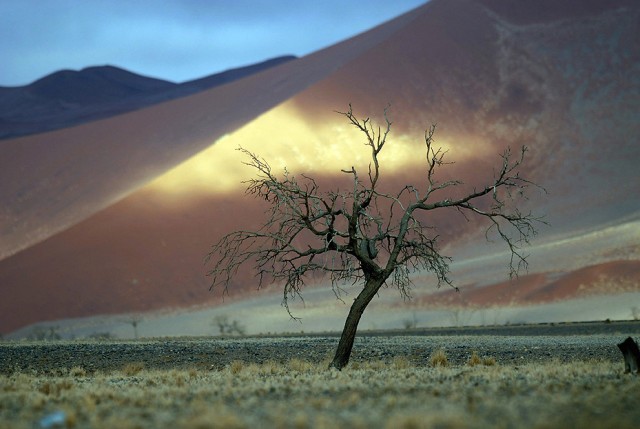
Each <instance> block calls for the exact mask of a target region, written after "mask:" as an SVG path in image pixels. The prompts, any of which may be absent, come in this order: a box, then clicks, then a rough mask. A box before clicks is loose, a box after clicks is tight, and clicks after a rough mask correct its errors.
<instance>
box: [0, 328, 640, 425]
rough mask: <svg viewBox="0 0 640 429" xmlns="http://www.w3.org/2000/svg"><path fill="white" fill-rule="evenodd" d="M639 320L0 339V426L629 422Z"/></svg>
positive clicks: (634, 417)
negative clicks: (343, 355) (622, 345)
mask: <svg viewBox="0 0 640 429" xmlns="http://www.w3.org/2000/svg"><path fill="white" fill-rule="evenodd" d="M639 334H640V322H613V323H580V324H561V325H533V326H510V327H504V326H501V327H495V328H491V327H487V328H467V329H464V328H460V329H447V330H414V331H412V330H407V331H403V332H391V333H389V332H387V333H383V332H368V333H363V334H362V335H360V336H359V337H358V338H357V340H356V343H355V346H354V351H353V355H352V360H351V362H350V364H349V366H348V367H347V368H345V369H344V370H343V371H335V370H327V369H326V368H327V364H328V361H329V359H330V357H331V353H332V351H333V348H334V347H335V345H336V342H337V337H336V336H334V335H317V336H290V337H282V336H281V337H252V338H197V339H189V338H182V339H145V340H139V341H127V342H123V341H86V340H83V341H59V342H39V343H36V342H23V341H21V342H18V341H15V342H14V341H5V342H2V343H0V428H5V427H6V428H9V427H11V428H33V427H80V428H84V427H89V428H107V427H109V428H111V427H121V428H137V427H183V428H208V427H239V428H240V427H282V428H305V427H350V428H351V427H363V428H364V427H367V428H368V427H374V428H376V427H380V428H392V427H393V428H395V427H399V428H414V427H416V428H419V427H425V428H427V427H429V428H430V427H440V428H466V427H481V428H482V427H486V428H489V427H491V428H495V427H504V428H515V427H540V428H542V427H544V428H554V427H558V428H560V427H563V428H566V427H618V428H625V427H628V428H631V427H634V428H635V427H637V422H638V421H640V408H639V407H638V406H637V392H638V391H640V376H637V375H633V374H625V373H624V365H623V360H622V355H621V354H620V352H619V351H618V349H617V346H616V345H617V343H619V342H621V341H622V340H624V339H625V338H626V337H627V336H632V337H635V338H638V335H639Z"/></svg>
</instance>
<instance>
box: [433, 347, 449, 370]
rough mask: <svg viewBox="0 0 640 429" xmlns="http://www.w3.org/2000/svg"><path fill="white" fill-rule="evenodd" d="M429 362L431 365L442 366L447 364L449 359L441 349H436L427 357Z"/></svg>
mask: <svg viewBox="0 0 640 429" xmlns="http://www.w3.org/2000/svg"><path fill="white" fill-rule="evenodd" d="M429 363H430V364H431V366H433V367H438V366H443V367H444V366H447V365H449V360H448V359H447V354H446V353H445V351H444V350H443V349H437V350H436V351H434V352H433V353H432V354H431V356H430V357H429Z"/></svg>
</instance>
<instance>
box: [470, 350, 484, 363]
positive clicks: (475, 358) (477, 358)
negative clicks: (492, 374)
mask: <svg viewBox="0 0 640 429" xmlns="http://www.w3.org/2000/svg"><path fill="white" fill-rule="evenodd" d="M481 363H482V359H480V356H478V352H476V351H475V350H474V351H473V353H471V356H470V357H469V360H468V361H467V364H468V365H469V366H476V365H480V364H481Z"/></svg>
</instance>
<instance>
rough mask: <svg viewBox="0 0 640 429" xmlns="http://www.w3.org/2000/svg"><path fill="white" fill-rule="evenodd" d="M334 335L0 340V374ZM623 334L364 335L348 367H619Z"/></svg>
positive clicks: (579, 329) (203, 357)
mask: <svg viewBox="0 0 640 429" xmlns="http://www.w3.org/2000/svg"><path fill="white" fill-rule="evenodd" d="M337 335H338V334H336V333H332V334H322V335H314V336H309V335H307V336H302V335H301V336H277V337H242V338H238V337H231V338H220V337H207V338H179V339H175V338H159V339H142V340H136V341H118V340H105V341H94V340H74V341H50V342H26V341H5V342H0V373H1V374H11V373H14V372H26V371H38V372H41V373H47V372H51V371H56V370H60V369H65V368H66V369H69V368H73V367H81V368H84V370H86V371H87V372H89V373H93V372H96V371H107V372H108V371H115V370H120V369H122V368H124V367H125V366H126V365H128V364H137V365H142V366H143V367H144V368H146V369H189V368H195V369H221V368H224V367H225V366H227V365H229V364H230V363H231V362H233V361H236V360H239V361H243V362H247V363H257V364H261V363H264V362H267V361H277V362H287V361H289V360H291V359H293V358H297V359H302V360H306V361H309V362H320V361H322V360H326V359H328V358H330V357H331V356H332V353H333V351H334V349H335V347H336V345H337V341H338V336H337ZM628 336H632V337H634V338H636V340H638V339H639V337H640V322H638V321H630V322H592V323H568V324H545V325H521V326H495V327H469V328H446V329H445V328H443V329H414V330H402V331H378V332H363V333H361V334H359V335H358V337H357V338H356V341H355V344H354V348H353V353H352V356H351V362H367V361H376V360H382V361H390V360H391V359H393V358H394V357H395V356H403V357H406V358H408V359H409V361H411V362H412V364H414V365H416V366H427V365H429V357H430V356H431V354H432V353H433V352H434V351H435V350H438V349H443V350H444V351H445V353H446V355H447V357H448V359H449V361H450V362H451V363H452V364H454V365H456V364H463V363H464V362H466V361H467V360H468V359H469V356H470V355H471V354H472V353H473V352H474V351H475V352H477V354H478V355H480V356H486V357H492V358H494V359H495V360H496V362H497V363H498V364H501V365H519V364H526V363H535V362H548V361H550V360H556V361H559V362H572V361H585V360H593V359H595V360H608V361H618V360H619V361H620V363H621V365H622V355H621V354H620V351H619V350H618V347H617V344H618V343H620V342H622V341H623V340H624V339H625V338H626V337H628Z"/></svg>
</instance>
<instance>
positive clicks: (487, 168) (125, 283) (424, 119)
mask: <svg viewBox="0 0 640 429" xmlns="http://www.w3.org/2000/svg"><path fill="white" fill-rule="evenodd" d="M512 5H513V3H512V2H510V1H507V0H433V1H432V2H430V3H428V4H427V5H425V6H424V7H422V8H419V9H417V10H415V11H413V12H410V13H409V14H407V15H405V16H403V17H401V18H399V19H397V20H394V21H391V22H390V23H387V24H384V25H383V26H381V27H378V28H376V29H374V30H372V31H370V32H368V33H365V34H363V35H361V36H359V37H356V38H354V39H350V40H348V41H346V42H343V43H341V44H339V45H336V46H333V47H330V48H327V49H326V50H323V51H320V52H318V53H316V54H313V55H310V56H308V57H305V58H301V59H298V60H295V61H291V62H289V63H286V64H284V65H282V66H279V67H276V68H273V69H270V70H268V71H266V72H263V73H261V74H259V75H256V76H252V77H250V78H248V79H244V80H241V81H237V82H234V83H232V84H230V85H227V86H224V87H220V88H217V89H214V90H211V91H207V92H203V93H201V94H197V95H194V96H190V97H186V98H184V99H181V100H176V101H173V102H169V103H165V104H162V105H158V106H155V107H152V108H149V109H145V110H142V111H139V112H135V113H132V114H128V115H124V116H121V117H117V118H112V119H110V120H106V121H99V122H96V123H92V124H87V125H86V126H81V127H77V128H74V129H67V130H62V131H60V132H57V133H50V134H48V135H43V136H38V138H33V139H29V138H26V139H16V140H12V141H5V142H0V156H3V157H6V158H3V165H4V164H5V163H7V162H6V161H5V160H6V159H12V160H16V162H15V163H13V162H12V163H10V165H9V168H8V170H7V171H5V170H3V171H2V172H0V179H2V181H3V183H7V184H8V185H7V187H3V188H2V189H1V190H0V203H2V205H0V207H1V209H0V210H2V211H1V212H0V216H1V217H0V219H1V222H2V223H0V233H1V234H2V237H3V238H2V246H3V248H2V251H3V252H4V253H3V254H4V255H5V259H4V260H2V261H0V285H1V287H2V289H3V297H7V298H8V299H3V300H2V302H1V303H0V331H2V332H8V331H11V330H14V329H17V328H19V327H21V326H24V325H26V324H29V323H33V322H36V321H39V320H52V319H56V318H63V317H79V316H88V315H93V314H100V313H118V312H128V311H143V310H151V309H161V308H175V307H183V306H189V305H198V304H204V303H213V302H216V301H219V299H220V294H219V293H216V294H210V293H209V292H208V291H207V279H206V277H205V276H204V274H205V272H206V267H205V266H203V263H202V260H203V257H204V255H205V254H206V252H207V250H208V247H209V245H210V244H211V243H213V242H215V241H216V240H217V239H218V238H219V237H220V236H222V235H223V234H224V233H227V232H230V231H232V230H234V229H239V228H250V227H251V226H255V225H257V222H259V219H260V217H261V215H262V213H263V212H264V208H263V207H262V208H261V207H260V206H259V205H258V204H256V203H254V202H249V201H248V200H245V199H243V198H242V191H241V190H237V191H225V192H219V193H207V192H193V193H189V192H187V189H185V192H184V194H183V195H173V194H172V195H170V194H168V193H165V192H164V191H162V190H160V189H158V188H156V187H154V186H148V187H146V188H143V189H140V190H138V191H136V192H132V191H133V190H134V189H136V188H138V187H139V186H141V185H142V184H144V183H145V181H147V180H149V179H150V178H152V177H155V176H157V175H159V174H160V173H162V172H163V171H166V170H167V169H168V168H169V167H172V166H174V165H176V164H177V162H178V161H181V160H183V159H185V158H186V157H187V156H189V155H192V154H194V153H195V152H196V151H197V150H199V149H203V148H205V147H206V146H208V145H209V144H210V143H211V142H212V141H213V140H215V139H216V138H217V137H220V136H222V135H223V134H225V133H230V132H231V131H233V130H234V129H236V128H238V127H240V126H241V125H244V124H246V125H245V127H243V128H242V129H241V130H240V131H238V133H233V134H231V135H230V137H229V139H228V140H225V141H224V144H225V145H230V144H232V143H233V144H235V143H242V144H244V142H242V141H240V142H236V141H235V140H234V135H239V134H241V133H242V132H243V130H245V131H246V130H252V133H253V134H251V133H249V132H248V131H246V135H257V136H260V142H259V146H258V147H263V148H264V149H265V150H267V149H268V148H269V147H273V146H274V145H277V144H280V143H281V142H282V141H286V140H291V139H293V140H295V141H294V142H293V143H292V146H290V150H289V151H290V152H292V153H293V152H296V151H298V152H302V155H304V151H306V150H308V147H305V146H303V142H304V141H306V140H309V141H312V140H313V138H318V136H332V135H333V134H332V130H333V131H335V130H337V131H335V132H336V136H338V134H340V133H342V131H341V130H342V129H341V128H340V127H341V126H343V125H344V118H341V117H339V116H338V115H336V114H335V113H333V111H334V110H344V109H345V108H346V106H347V104H348V103H352V104H353V106H354V108H355V109H356V110H357V112H358V113H361V114H363V115H371V116H372V117H374V118H375V119H381V115H380V112H381V111H382V109H383V108H384V106H385V105H387V103H391V105H392V107H391V117H392V120H393V121H394V129H393V132H392V136H396V137H397V138H401V139H404V140H407V141H414V142H415V144H414V146H412V145H411V144H408V146H407V148H408V149H406V150H408V151H409V153H410V154H413V153H415V155H413V156H412V158H413V159H419V158H421V157H422V153H421V152H420V149H421V139H422V137H421V136H422V133H423V130H424V127H425V126H427V125H429V124H430V123H432V122H437V123H438V134H437V135H436V137H437V142H440V143H442V144H443V145H445V146H446V147H447V148H448V149H450V151H451V159H452V160H454V161H456V164H454V165H453V166H451V172H452V173H451V174H452V175H454V176H461V177H463V178H464V179H465V182H466V186H467V187H472V186H473V185H474V184H477V183H481V182H483V181H485V180H487V178H489V179H490V177H491V171H492V170H491V169H492V166H493V165H495V163H496V162H497V161H498V158H497V154H498V153H500V152H501V151H502V150H504V148H506V147H507V146H508V145H510V146H511V147H514V148H515V147H519V146H520V145H522V144H527V145H528V146H529V147H530V148H531V152H530V157H529V159H528V161H527V164H526V167H525V168H526V171H525V173H526V174H527V176H528V177H530V178H532V179H533V180H535V181H537V182H539V183H541V184H542V185H544V186H545V187H546V188H547V189H548V190H549V195H548V196H546V197H541V196H536V197H535V198H534V200H532V201H531V203H530V208H533V209H535V210H536V212H540V213H544V214H546V215H547V217H548V220H549V221H550V222H551V223H552V227H551V228H546V229H543V238H544V239H545V240H550V241H552V240H554V239H556V238H562V237H566V236H567V235H571V234H572V233H574V232H576V231H583V230H597V229H598V228H600V227H601V225H604V224H607V223H611V222H615V221H617V220H620V219H623V218H629V217H634V216H637V215H638V212H639V211H640V202H639V201H638V199H636V198H630V197H629V196H630V195H639V194H640V181H639V180H638V174H637V165H636V164H637V160H638V159H640V145H639V144H638V143H639V142H638V137H637V136H638V135H640V121H638V120H637V119H638V117H639V114H640V73H638V72H639V71H640V38H639V37H638V28H639V27H638V22H640V3H637V2H635V1H629V0H619V1H617V0H616V1H610V2H590V1H582V0H572V1H566V2H552V1H546V0H545V1H542V2H538V1H534V0H528V1H524V2H519V3H518V5H519V7H518V8H514V7H513V6H512ZM285 100H286V101H285ZM279 103H282V104H279ZM276 105H277V107H274V108H273V109H272V110H270V111H268V112H267V113H265V114H264V115H262V116H259V117H258V118H257V119H255V120H254V121H252V122H250V123H247V122H248V121H249V119H252V118H254V117H255V116H257V115H258V114H259V113H262V112H265V111H266V110H267V109H269V108H271V107H273V106H276ZM292 112H293V113H292ZM274 118H275V119H274ZM277 118H291V120H292V121H293V120H295V121H296V123H300V124H304V127H305V128H306V129H307V130H308V131H307V133H308V134H300V135H299V136H296V138H295V139H294V138H293V137H292V136H291V135H290V134H291V132H292V129H293V124H292V123H289V122H287V121H286V120H285V121H284V122H282V123H280V122H277V120H278V119H277ZM274 124H276V125H275V126H274ZM289 125H291V127H289ZM327 130H328V131H327ZM323 133H325V134H323ZM327 133H328V134H327ZM404 140H403V141H404ZM296 142H299V144H300V146H299V147H296V146H295V145H296V144H298V143H296ZM254 143H255V142H254ZM219 144H220V145H221V149H222V143H219ZM216 146H218V145H216ZM53 147H55V148H56V151H51V152H50V153H48V156H47V157H39V156H38V155H39V154H41V153H44V151H45V149H47V148H53ZM389 147H390V148H393V146H389ZM327 148H329V143H327ZM214 149H216V148H215V147H214ZM390 150H392V149H390ZM412 151H413V152H412ZM220 156H222V155H220ZM313 156H318V155H316V154H315V153H314V155H313ZM327 156H329V149H327ZM224 159H225V162H226V163H227V164H229V163H232V165H235V163H238V164H239V163H240V160H241V159H239V158H229V159H228V160H227V158H224ZM340 162H342V161H340ZM301 165H302V164H301ZM69 166H74V167H73V168H69ZM345 167H348V166H345V165H342V164H340V163H336V165H335V171H339V169H340V168H345ZM418 168H419V167H418V166H416V164H412V165H409V166H405V167H403V168H400V167H399V168H398V169H396V170H394V171H389V174H388V175H387V176H385V180H390V181H391V182H393V183H407V181H409V182H412V181H416V180H419V177H420V176H419V174H420V173H419V171H420V170H419V169H418ZM302 172H304V171H302ZM28 173H29V174H31V173H33V176H27V174H28ZM27 178H28V180H27ZM130 192H131V193H130ZM127 193H129V195H128V196H127V197H126V198H125V199H123V200H122V201H120V202H118V203H115V204H114V202H115V201H116V200H117V199H118V198H120V197H122V196H123V195H125V194H127ZM100 209H102V210H100ZM91 215H93V216H91ZM83 219H84V220H83ZM81 220H82V222H79V221H81ZM436 220H437V222H439V225H440V226H441V227H446V231H448V233H447V234H445V235H447V237H446V238H451V239H455V240H452V241H450V242H447V243H444V244H447V245H448V247H447V250H448V252H449V253H450V254H453V255H454V256H457V255H465V256H473V255H478V254H479V253H482V252H483V251H484V250H483V249H484V247H482V246H483V237H482V234H480V233H479V232H480V230H481V229H482V225H477V224H474V223H467V222H466V221H465V220H464V218H462V217H451V218H440V219H436ZM65 228H66V230H64V231H62V230H63V229H65ZM443 231H445V230H443ZM450 231H453V232H450ZM443 234H444V232H443ZM47 237H48V238H47ZM45 238H47V239H46V240H44V241H42V242H40V243H38V244H35V243H37V242H38V241H41V240H43V239H45ZM29 245H30V246H29ZM27 247H28V248H27ZM19 249H25V250H22V251H21V252H19V253H16V251H17V250H19ZM615 250H616V249H612V251H615ZM14 253H15V254H14ZM12 254H13V255H12ZM9 255H12V256H9ZM566 258H567V260H568V261H569V260H570V259H571V258H572V255H566ZM505 263H506V261H505ZM603 263H604V261H603ZM621 264H623V265H624V263H622V262H621ZM629 264H630V266H631V268H629V270H630V272H631V273H632V274H631V275H630V276H631V278H633V279H637V265H634V264H635V263H634V262H629ZM598 265H600V264H599V263H597V261H596V263H595V264H593V263H592V264H591V266H593V268H589V269H591V270H595V271H593V272H591V271H589V272H588V273H586V274H584V273H583V274H584V275H587V274H588V275H590V276H592V277H593V275H595V274H594V273H595V272H597V270H603V271H602V272H605V274H611V275H613V274H615V273H616V272H617V270H618V269H622V268H624V269H625V270H627V268H628V267H627V265H624V267H623V265H615V264H614V265H603V266H602V267H601V268H598ZM567 266H568V267H569V266H570V267H572V268H570V269H569V268H568V269H567V272H560V273H554V275H548V274H547V273H546V270H545V268H544V267H531V269H532V273H531V276H532V277H523V278H522V282H521V284H520V285H518V284H515V285H511V286H509V287H513V288H522V290H521V291H520V289H516V290H518V291H520V292H515V291H514V293H520V295H522V294H530V296H529V295H527V298H526V300H525V301H524V302H537V301H540V300H546V298H544V297H546V296H549V297H553V298H549V299H555V298H569V297H571V296H574V295H575V294H576V291H577V290H578V288H577V286H579V284H580V282H581V281H582V280H580V279H581V278H582V277H580V275H581V274H580V273H581V272H580V271H579V270H582V269H586V268H585V266H579V267H577V268H573V267H574V264H573V263H572V264H567ZM625 267H626V268H625ZM576 270H578V271H576ZM574 271H575V272H574ZM503 274H504V272H503V271H502V272H501V273H500V274H495V276H494V277H495V278H494V281H493V282H492V283H493V284H497V285H498V286H495V288H494V289H493V290H498V291H501V290H502V288H504V286H505V285H504V284H503V283H502V282H503V281H504V277H503ZM558 276H561V278H560V279H559V278H558ZM454 280H455V279H454ZM558 282H564V283H562V290H563V291H566V293H565V292H563V293H559V292H557V290H556V291H555V292H554V291H552V289H554V288H557V287H559V286H558V284H560V283H558ZM233 286H234V288H233V289H232V293H233V294H236V296H238V297H241V296H242V295H245V294H249V293H253V292H252V291H253V290H254V289H255V286H256V284H255V280H253V279H252V278H251V276H250V274H249V273H243V274H242V276H240V277H239V278H238V280H237V284H235V285H233ZM490 287H491V286H490V285H489V286H488V287H487V289H485V290H486V291H489V290H490ZM612 292H613V290H612ZM476 293H477V294H480V293H481V292H480V291H477V292H476ZM501 293H502V292H501ZM536 295H539V296H537V297H536ZM497 296H499V294H498V295H495V296H493V297H479V296H478V298H477V299H476V301H478V303H493V302H498V303H502V302H503V301H500V300H497V298H495V297H497ZM16 308H20V311H16V310H15V309H16Z"/></svg>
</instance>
